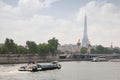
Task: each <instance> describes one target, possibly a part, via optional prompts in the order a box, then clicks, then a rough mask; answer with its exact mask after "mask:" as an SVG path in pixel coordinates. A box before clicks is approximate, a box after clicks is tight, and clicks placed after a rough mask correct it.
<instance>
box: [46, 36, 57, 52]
mask: <svg viewBox="0 0 120 80" xmlns="http://www.w3.org/2000/svg"><path fill="white" fill-rule="evenodd" d="M48 44H50V45H51V46H53V47H54V48H55V50H57V47H58V44H59V43H58V40H57V39H55V38H54V37H53V38H52V39H50V40H48Z"/></svg>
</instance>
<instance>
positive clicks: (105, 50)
mask: <svg viewBox="0 0 120 80" xmlns="http://www.w3.org/2000/svg"><path fill="white" fill-rule="evenodd" d="M91 53H92V54H111V53H117V54H119V53H120V48H116V47H115V48H109V47H103V46H102V45H97V46H95V47H94V48H91Z"/></svg>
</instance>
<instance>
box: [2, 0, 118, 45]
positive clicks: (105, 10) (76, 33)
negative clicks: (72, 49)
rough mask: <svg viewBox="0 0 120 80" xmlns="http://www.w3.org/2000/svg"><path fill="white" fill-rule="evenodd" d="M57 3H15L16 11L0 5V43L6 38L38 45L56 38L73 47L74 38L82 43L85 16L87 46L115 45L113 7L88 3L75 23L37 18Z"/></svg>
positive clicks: (38, 0)
mask: <svg viewBox="0 0 120 80" xmlns="http://www.w3.org/2000/svg"><path fill="white" fill-rule="evenodd" d="M57 1H59V0H19V2H18V6H16V7H13V6H11V5H8V4H5V3H4V2H3V1H0V36H1V39H0V42H3V41H4V39H5V38H6V37H8V38H12V39H14V40H15V42H16V43H18V44H23V45H24V44H25V42H26V41H27V40H32V41H35V42H37V43H42V42H47V40H48V39H50V38H52V37H56V38H57V39H59V42H60V43H61V44H69V43H73V44H75V43H76V42H77V39H78V38H80V39H81V40H82V35H83V34H82V33H83V24H84V22H83V21H84V13H86V15H87V17H88V33H89V34H88V35H89V39H90V41H91V43H92V44H103V45H106V46H109V45H110V43H111V42H113V44H115V45H118V43H119V41H120V39H119V32H120V31H119V30H120V27H119V25H120V20H119V19H120V12H119V11H120V10H119V8H118V7H117V6H116V5H114V4H112V3H107V2H100V1H90V2H89V3H87V4H86V5H84V6H82V7H80V9H79V11H78V12H77V20H78V21H79V22H77V21H75V20H74V19H72V20H67V19H60V18H56V17H54V16H48V15H41V14H40V12H41V11H43V9H46V8H50V7H51V6H52V4H53V3H55V2H57ZM58 14H59V13H58Z"/></svg>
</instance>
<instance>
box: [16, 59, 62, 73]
mask: <svg viewBox="0 0 120 80" xmlns="http://www.w3.org/2000/svg"><path fill="white" fill-rule="evenodd" d="M52 69H61V65H60V64H59V63H58V62H57V61H54V62H52V63H49V64H36V63H35V62H32V63H29V64H27V65H25V66H22V67H20V68H19V69H18V71H31V72H35V71H43V70H52Z"/></svg>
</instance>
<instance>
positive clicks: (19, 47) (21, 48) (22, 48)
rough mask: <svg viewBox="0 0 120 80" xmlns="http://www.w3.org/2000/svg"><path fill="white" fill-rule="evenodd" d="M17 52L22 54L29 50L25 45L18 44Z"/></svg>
mask: <svg viewBox="0 0 120 80" xmlns="http://www.w3.org/2000/svg"><path fill="white" fill-rule="evenodd" d="M17 53H20V54H24V53H28V50H27V49H26V48H25V47H23V46H21V45H19V46H17Z"/></svg>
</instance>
